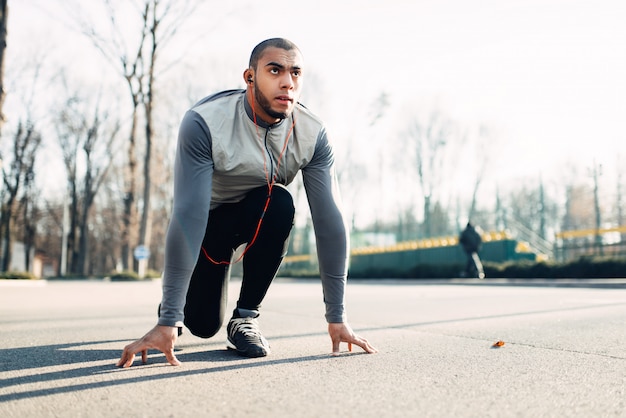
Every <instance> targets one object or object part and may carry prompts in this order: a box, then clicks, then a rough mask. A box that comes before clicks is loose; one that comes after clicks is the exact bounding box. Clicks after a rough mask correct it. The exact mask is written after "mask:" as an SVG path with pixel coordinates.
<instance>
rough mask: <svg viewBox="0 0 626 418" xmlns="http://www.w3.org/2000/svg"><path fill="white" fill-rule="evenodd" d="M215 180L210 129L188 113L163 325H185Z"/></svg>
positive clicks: (178, 163)
mask: <svg viewBox="0 0 626 418" xmlns="http://www.w3.org/2000/svg"><path fill="white" fill-rule="evenodd" d="M212 180H213V159H212V155H211V135H210V132H209V128H208V126H207V125H206V123H205V122H204V121H203V120H202V118H201V117H200V116H199V115H198V114H197V113H196V112H194V111H188V112H187V113H186V114H185V116H184V118H183V120H182V122H181V126H180V130H179V134H178V145H177V149H176V159H175V163H174V202H173V208H172V217H171V219H170V223H169V226H168V230H167V235H166V238H165V265H164V271H163V298H162V300H161V313H160V317H159V321H158V323H159V324H160V325H168V326H181V325H182V321H183V309H184V305H185V298H186V295H187V289H188V287H189V281H190V279H191V274H192V273H193V269H194V267H195V264H196V261H197V258H198V254H199V253H200V248H201V246H202V240H203V238H204V233H205V230H206V226H207V221H208V216H209V208H210V203H211V190H212V187H211V186H212Z"/></svg>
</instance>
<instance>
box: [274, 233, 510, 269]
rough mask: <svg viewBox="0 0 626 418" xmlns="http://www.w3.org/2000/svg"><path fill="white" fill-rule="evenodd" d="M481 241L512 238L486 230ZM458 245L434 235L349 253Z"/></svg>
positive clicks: (298, 258) (303, 258)
mask: <svg viewBox="0 0 626 418" xmlns="http://www.w3.org/2000/svg"><path fill="white" fill-rule="evenodd" d="M481 237H482V239H483V242H490V241H500V240H505V239H513V238H512V236H511V233H510V232H508V231H494V232H486V233H483V234H482V235H481ZM455 245H459V238H458V237H455V236H448V237H436V238H425V239H420V240H412V241H402V242H398V243H397V244H393V245H384V246H370V247H361V248H354V249H353V250H352V251H351V252H350V254H351V255H366V254H382V253H391V252H398V251H411V250H419V249H424V248H437V247H450V246H455ZM310 259H311V254H299V255H291V256H287V257H285V260H284V261H285V262H286V263H296V262H302V261H309V260H310Z"/></svg>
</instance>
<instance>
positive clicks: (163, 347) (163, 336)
mask: <svg viewBox="0 0 626 418" xmlns="http://www.w3.org/2000/svg"><path fill="white" fill-rule="evenodd" d="M177 337H178V329H177V328H176V327H168V326H164V325H157V326H155V327H154V328H152V329H151V330H150V331H149V332H148V333H147V334H146V335H144V336H143V337H141V338H140V339H138V340H137V341H135V342H134V343H130V344H128V345H127V346H126V347H124V351H123V352H122V357H121V358H120V360H119V361H118V362H117V366H118V367H130V366H132V365H133V361H134V360H135V355H136V354H137V353H141V362H142V363H143V364H146V363H147V362H148V350H149V349H155V350H159V351H160V352H162V353H163V354H165V358H166V359H167V361H168V362H169V363H170V364H171V365H172V366H179V365H180V364H181V363H180V361H178V359H177V358H176V356H175V355H174V344H175V343H176V338H177Z"/></svg>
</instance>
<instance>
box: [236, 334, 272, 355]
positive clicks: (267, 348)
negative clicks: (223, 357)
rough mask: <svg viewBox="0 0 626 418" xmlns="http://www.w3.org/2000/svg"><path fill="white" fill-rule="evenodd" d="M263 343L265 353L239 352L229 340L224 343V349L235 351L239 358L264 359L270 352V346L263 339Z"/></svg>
mask: <svg viewBox="0 0 626 418" xmlns="http://www.w3.org/2000/svg"><path fill="white" fill-rule="evenodd" d="M263 342H264V343H265V352H261V351H258V352H253V353H249V352H246V351H243V350H239V349H237V347H236V346H235V344H233V343H232V342H231V341H230V340H227V341H226V348H227V349H228V350H232V351H236V352H237V354H239V355H240V356H243V357H249V358H258V357H266V356H268V355H269V354H270V353H271V352H272V351H271V350H270V345H269V343H268V342H267V340H266V339H265V338H263Z"/></svg>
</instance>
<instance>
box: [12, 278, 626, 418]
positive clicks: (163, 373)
mask: <svg viewBox="0 0 626 418" xmlns="http://www.w3.org/2000/svg"><path fill="white" fill-rule="evenodd" d="M494 284H495V283H494ZM238 286H239V283H238V282H237V281H233V282H232V283H231V289H230V290H231V293H230V295H231V297H230V304H229V310H230V309H232V306H233V305H234V300H235V298H236V295H237V292H238ZM159 299H160V281H152V282H128V283H119V282H109V283H103V282H87V281H85V282H41V283H31V284H20V285H17V284H6V283H3V284H0V329H1V330H2V331H1V337H0V354H1V356H0V416H2V417H142V416H149V417H233V416H255V417H417V416H419V417H553V416H558V417H591V416H602V417H624V416H626V401H625V400H624V399H626V326H625V325H626V289H623V288H621V289H615V288H612V289H606V288H572V287H551V286H550V287H548V286H544V287H541V286H504V285H501V284H498V285H492V284H491V283H489V281H485V282H483V283H482V284H472V285H470V286H460V285H458V284H437V283H429V284H426V283H422V282H417V281H412V282H399V281H366V282H365V281H354V282H353V281H350V283H349V286H348V295H347V307H348V313H349V321H350V324H351V326H352V327H353V329H354V330H355V332H357V333H358V334H360V335H363V336H365V337H366V338H368V339H369V340H370V341H371V342H372V343H373V345H375V346H376V347H377V348H378V349H379V350H380V353H379V354H375V355H367V354H364V353H362V351H361V350H360V349H359V348H358V347H354V351H353V352H352V353H348V352H347V351H345V350H347V347H346V346H345V344H344V345H343V346H342V348H343V350H344V353H342V355H340V356H337V357H333V356H330V355H329V353H330V351H331V344H330V339H329V338H328V336H327V333H326V324H325V322H324V318H323V305H322V291H321V285H320V283H319V281H316V280H306V281H300V280H285V279H279V280H277V281H276V283H274V285H273V286H272V288H271V289H270V292H269V294H268V297H267V299H266V301H265V303H264V306H263V309H262V312H263V313H262V316H261V318H260V323H261V327H262V329H263V331H264V334H265V336H266V337H267V338H268V339H269V340H270V343H271V345H272V350H273V352H272V354H271V355H270V356H269V357H266V358H261V359H246V358H241V357H238V356H237V355H235V354H234V353H233V352H231V351H228V350H226V349H225V341H226V335H225V330H224V329H222V331H220V333H219V334H218V335H217V336H215V337H214V338H212V339H209V340H202V339H199V338H196V337H194V336H192V335H190V334H189V332H188V331H187V330H185V334H184V335H183V336H182V337H181V338H180V339H179V343H178V345H177V356H178V358H179V359H180V360H181V361H182V362H183V365H182V366H180V367H172V366H169V365H167V364H166V361H165V358H164V357H163V355H162V354H160V353H151V355H150V361H149V364H148V365H140V364H139V361H136V365H135V366H134V367H132V368H131V369H127V370H126V369H119V368H117V367H115V365H114V364H115V362H116V361H117V359H118V358H119V355H120V354H121V350H122V348H123V347H124V345H126V344H127V343H129V342H130V341H132V340H133V339H135V338H138V337H140V336H141V335H142V334H143V333H145V332H146V331H147V330H148V329H149V328H151V327H152V326H153V325H154V323H155V321H156V318H155V315H156V305H157V304H158V301H159ZM498 340H502V341H504V343H505V344H504V346H502V347H501V348H492V345H493V343H495V342H496V341H498Z"/></svg>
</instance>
